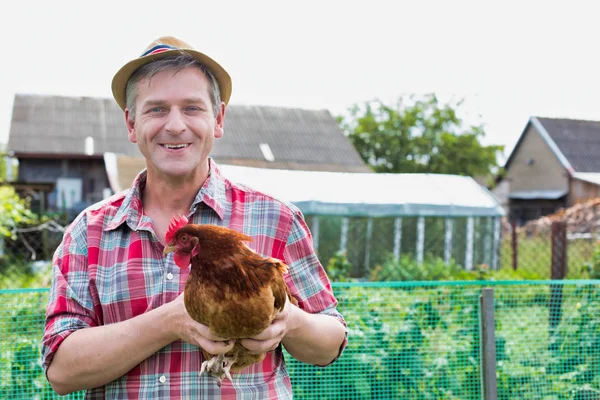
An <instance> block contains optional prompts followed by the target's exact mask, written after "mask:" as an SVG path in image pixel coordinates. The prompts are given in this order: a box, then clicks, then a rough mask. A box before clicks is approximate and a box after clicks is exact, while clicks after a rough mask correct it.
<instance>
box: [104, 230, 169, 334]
mask: <svg viewBox="0 0 600 400" xmlns="http://www.w3.org/2000/svg"><path fill="white" fill-rule="evenodd" d="M148 245H149V244H148ZM144 247H145V245H143V244H142V242H141V241H140V240H132V241H131V242H130V243H129V244H127V245H123V246H115V247H114V248H112V249H109V251H106V252H104V254H103V255H102V257H101V258H100V260H99V264H98V267H97V272H96V286H97V290H98V296H99V299H100V303H101V305H102V311H103V314H104V323H105V324H110V323H115V322H120V321H124V320H127V319H130V318H133V317H135V316H138V315H140V314H143V313H145V312H147V311H149V310H150V309H152V308H155V307H156V306H158V305H159V304H155V303H156V302H155V301H153V299H154V298H156V297H157V296H158V297H160V295H161V293H162V289H163V288H162V285H163V283H162V280H161V276H162V275H163V268H162V260H161V259H157V258H154V257H152V255H153V253H151V254H147V253H148V251H145V249H144Z"/></svg>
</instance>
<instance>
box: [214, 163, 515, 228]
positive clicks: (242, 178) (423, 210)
mask: <svg viewBox="0 0 600 400" xmlns="http://www.w3.org/2000/svg"><path fill="white" fill-rule="evenodd" d="M219 168H220V169H221V171H222V172H223V174H224V175H225V177H227V178H228V179H229V180H231V181H233V182H238V183H242V184H244V185H246V186H249V187H252V188H254V189H256V190H259V191H262V192H265V193H268V194H270V195H272V196H274V197H275V198H278V199H281V200H284V201H288V202H291V203H293V204H295V205H296V206H297V207H298V208H300V210H302V212H304V213H305V214H310V215H315V214H317V215H318V214H321V215H343V216H371V217H383V216H502V215H504V210H503V208H502V207H501V206H500V204H499V203H498V201H497V200H496V199H495V198H494V196H493V195H492V194H491V193H490V192H489V191H488V190H487V189H485V188H483V187H482V186H481V185H479V184H478V183H477V182H476V181H475V180H474V179H472V178H471V177H466V176H458V175H444V174H384V173H380V174H370V173H348V172H346V173H345V172H322V171H292V170H274V169H258V168H249V167H238V166H232V165H221V166H220V167H219Z"/></svg>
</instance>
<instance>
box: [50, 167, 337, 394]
mask: <svg viewBox="0 0 600 400" xmlns="http://www.w3.org/2000/svg"><path fill="white" fill-rule="evenodd" d="M210 163H211V174H210V176H209V178H208V179H207V181H206V182H205V184H204V185H203V187H202V188H201V189H200V191H199V192H198V194H197V196H196V198H195V200H194V202H193V204H192V207H191V209H190V214H189V215H188V218H189V219H190V222H193V223H196V224H214V225H223V226H228V227H230V228H233V229H235V230H238V231H241V232H244V233H246V234H248V235H250V236H252V237H253V242H252V244H251V247H253V249H254V250H256V251H257V252H258V253H260V254H262V255H264V256H270V257H275V258H279V259H282V260H284V261H285V262H286V264H287V265H288V266H289V274H288V275H287V276H286V282H287V284H288V286H289V287H290V290H291V292H292V294H293V296H294V297H295V298H296V299H297V300H298V303H299V306H300V307H301V308H302V309H303V310H305V311H307V312H309V313H322V314H329V315H332V316H334V317H336V318H338V319H339V320H340V321H341V322H342V323H343V324H344V325H345V322H344V319H343V317H342V316H341V315H340V314H339V313H338V311H337V310H336V306H337V301H336V299H335V297H334V295H333V292H332V289H331V286H330V283H329V281H328V279H327V276H326V274H325V271H324V270H323V268H322V266H321V264H320V263H319V260H318V259H317V257H316V256H315V253H314V251H313V247H312V239H311V236H310V232H309V230H308V228H307V226H306V225H305V222H304V220H303V218H302V215H301V213H300V211H299V210H298V209H297V208H295V207H294V206H292V205H289V204H284V203H282V202H280V201H278V200H275V199H273V198H271V197H269V196H267V195H265V194H262V193H259V192H256V191H254V190H251V189H248V188H245V187H242V186H240V185H236V184H233V183H231V182H230V181H228V180H227V179H225V178H224V177H223V176H222V175H221V173H220V172H219V170H218V168H217V167H216V165H215V163H214V162H213V161H212V160H211V161H210ZM145 179H146V175H145V172H142V173H141V174H140V175H138V177H137V178H136V180H135V182H134V183H133V185H132V187H131V189H130V190H128V191H127V192H125V193H121V194H117V195H114V196H113V197H111V198H110V199H108V200H107V201H105V202H102V203H100V204H98V205H96V206H92V207H90V208H89V209H87V210H85V211H84V212H82V213H81V214H80V215H79V216H78V217H77V219H76V220H75V221H74V222H73V223H72V224H71V225H70V226H69V228H68V229H67V231H66V232H65V236H64V238H63V241H62V243H61V244H60V246H59V247H58V249H57V250H56V253H55V256H54V259H53V281H52V288H51V291H50V300H49V304H48V308H47V319H46V327H45V331H44V336H43V339H42V360H43V366H44V369H45V370H47V368H48V366H49V365H50V363H51V361H52V358H53V356H54V354H55V352H56V350H57V349H58V347H59V346H60V344H61V343H62V342H63V340H65V338H66V337H67V336H69V335H70V334H71V333H73V332H74V331H76V330H77V329H83V328H89V327H94V326H99V325H104V324H111V323H115V322H119V321H123V320H126V319H129V318H133V317H135V316H137V315H140V314H143V313H145V312H147V311H149V310H152V309H154V308H157V307H159V306H161V305H163V304H165V303H168V302H170V301H172V300H174V299H175V298H176V297H177V296H178V295H179V294H180V293H181V292H182V291H183V289H184V287H185V282H186V279H187V277H188V274H189V268H188V269H180V268H179V267H177V266H176V265H175V263H174V262H173V254H169V255H168V256H167V257H164V256H163V254H162V251H163V248H164V247H163V245H162V244H161V243H160V241H159V240H158V239H157V238H156V236H155V234H154V232H153V229H152V221H151V220H150V219H149V218H148V217H147V216H145V215H144V214H143V209H142V202H141V189H142V188H143V187H144V185H145ZM346 343H347V341H344V343H343V344H342V348H341V349H340V354H341V351H342V350H343V348H344V347H345V346H346ZM202 361H203V360H202V352H201V351H200V350H199V349H198V348H197V347H195V346H193V345H190V344H188V343H185V342H183V341H176V342H173V343H171V344H170V345H168V346H166V347H165V348H163V349H162V350H160V351H159V352H157V353H156V354H155V355H153V356H151V357H150V358H148V359H147V360H145V361H143V362H142V363H140V364H139V365H138V366H137V367H135V368H134V369H133V370H132V371H130V372H129V373H127V374H126V375H125V376H123V377H121V378H119V379H117V380H115V381H113V382H111V383H109V384H107V385H105V386H104V387H99V388H96V389H92V390H88V391H87V393H86V398H93V399H96V398H105V397H106V398H111V399H138V398H144V399H171V398H200V397H202V398H210V399H220V398H237V399H288V398H291V397H292V389H291V383H290V378H289V376H288V373H287V370H286V366H285V361H284V358H283V352H282V348H281V346H279V348H278V349H277V350H275V351H273V352H270V353H268V355H267V357H266V358H265V359H264V361H263V362H261V363H257V364H255V365H252V366H250V367H248V368H247V369H245V370H244V371H241V372H240V373H236V374H233V383H231V382H229V381H228V380H226V381H224V382H223V386H222V387H221V388H218V387H217V385H216V382H215V380H214V379H213V378H212V377H209V376H208V375H207V374H204V375H202V376H201V377H199V376H198V372H199V371H198V367H199V365H200V364H201V363H202Z"/></svg>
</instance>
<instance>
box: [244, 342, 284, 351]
mask: <svg viewBox="0 0 600 400" xmlns="http://www.w3.org/2000/svg"><path fill="white" fill-rule="evenodd" d="M279 343H280V341H279V340H278V339H270V340H255V339H242V340H241V341H240V344H241V345H242V346H244V347H245V348H246V349H248V351H249V352H250V353H252V354H259V353H266V352H269V351H272V350H275V349H276V348H277V346H279Z"/></svg>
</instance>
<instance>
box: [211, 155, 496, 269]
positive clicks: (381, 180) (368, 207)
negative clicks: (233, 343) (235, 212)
mask: <svg viewBox="0 0 600 400" xmlns="http://www.w3.org/2000/svg"><path fill="white" fill-rule="evenodd" d="M220 168H221V170H222V171H223V173H224V175H225V176H226V177H227V178H228V179H230V180H231V181H233V182H241V183H243V184H244V185H246V186H249V187H252V188H254V189H256V190H259V191H263V192H265V193H268V194H270V195H272V196H273V197H275V198H277V199H280V200H282V201H287V202H290V203H293V204H294V205H296V206H297V207H298V208H299V209H300V210H301V211H302V213H303V214H304V215H305V216H312V225H311V232H312V235H313V241H314V245H315V248H316V249H317V250H318V244H319V231H320V228H319V216H341V217H342V228H341V235H340V250H345V249H346V247H347V243H348V226H349V220H350V218H351V217H367V218H368V219H367V221H368V222H367V230H366V238H365V239H366V250H365V265H369V257H370V254H369V253H370V248H369V247H370V237H371V235H372V229H373V224H372V222H373V218H377V217H394V218H395V221H394V240H393V243H394V245H393V254H394V256H395V257H396V258H398V257H399V256H400V249H401V243H402V233H403V230H402V218H403V217H418V220H417V241H416V249H415V254H416V258H417V261H418V262H419V263H422V262H423V257H424V252H425V248H424V247H425V235H426V227H425V218H426V217H439V218H445V234H444V261H445V262H446V264H448V263H449V262H450V253H451V249H452V246H453V242H454V240H455V238H454V235H453V231H454V219H455V218H456V217H466V218H467V235H466V238H465V243H464V245H465V260H464V267H465V269H467V270H472V269H473V245H474V223H475V218H478V217H488V218H489V217H491V218H490V219H489V221H490V223H492V224H493V226H492V227H490V228H492V229H493V235H492V236H491V237H490V238H489V239H488V238H486V241H485V243H484V246H485V249H486V250H485V253H486V254H491V255H492V260H490V261H491V265H490V267H491V268H493V269H497V267H498V248H499V246H500V240H501V218H502V217H503V216H504V215H505V212H504V209H503V208H502V207H501V206H500V204H499V202H498V201H497V200H496V198H495V197H494V196H493V195H492V194H491V193H490V192H489V191H488V190H487V189H486V188H484V187H482V186H481V185H479V184H478V183H477V182H476V181H475V180H474V179H472V178H470V177H465V176H458V175H442V174H372V173H343V172H321V171H298V170H278V169H261V168H249V167H240V166H231V165H220Z"/></svg>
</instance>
